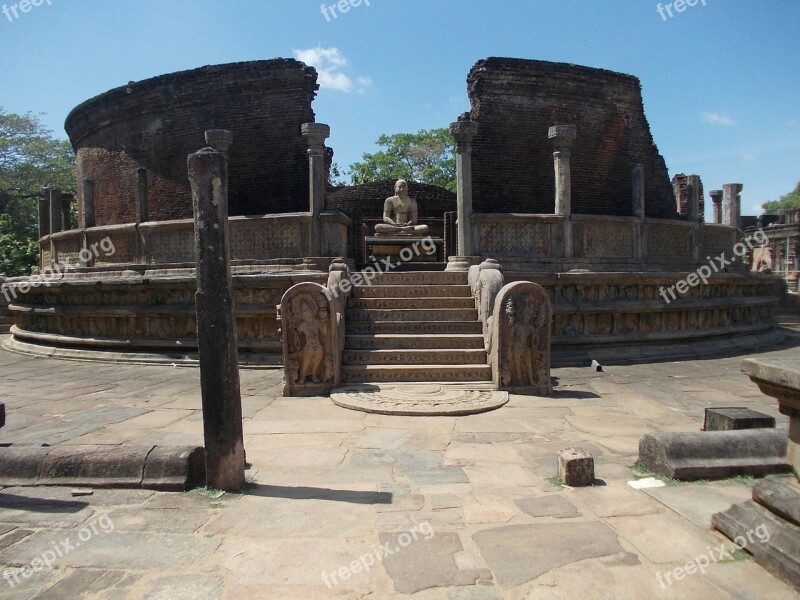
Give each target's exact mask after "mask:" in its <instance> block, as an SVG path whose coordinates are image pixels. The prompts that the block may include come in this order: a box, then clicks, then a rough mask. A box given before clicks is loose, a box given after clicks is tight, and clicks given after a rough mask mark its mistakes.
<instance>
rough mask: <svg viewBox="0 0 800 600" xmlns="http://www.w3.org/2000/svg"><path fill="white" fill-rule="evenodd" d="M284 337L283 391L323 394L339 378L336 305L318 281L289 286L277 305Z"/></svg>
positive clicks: (303, 394)
mask: <svg viewBox="0 0 800 600" xmlns="http://www.w3.org/2000/svg"><path fill="white" fill-rule="evenodd" d="M278 311H279V312H278V318H279V319H280V324H281V334H282V335H281V337H282V339H283V395H284V396H324V395H327V394H329V393H330V391H331V389H333V388H334V387H336V385H337V384H338V382H339V371H340V369H339V364H340V361H338V360H337V355H338V356H341V349H340V344H339V339H338V338H339V327H338V324H337V322H336V307H335V306H334V305H333V302H332V301H331V300H329V299H328V296H327V295H326V294H325V288H324V287H323V286H321V285H319V284H318V283H309V282H306V283H298V284H297V285H295V286H292V287H291V288H289V289H288V290H287V291H286V293H285V294H284V295H283V298H282V299H281V304H280V306H279V307H278Z"/></svg>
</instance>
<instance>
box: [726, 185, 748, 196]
mask: <svg viewBox="0 0 800 600" xmlns="http://www.w3.org/2000/svg"><path fill="white" fill-rule="evenodd" d="M722 189H723V190H724V191H726V192H727V191H730V193H731V194H740V193H741V192H742V190H743V189H744V184H742V183H726V184H725V185H723V186H722Z"/></svg>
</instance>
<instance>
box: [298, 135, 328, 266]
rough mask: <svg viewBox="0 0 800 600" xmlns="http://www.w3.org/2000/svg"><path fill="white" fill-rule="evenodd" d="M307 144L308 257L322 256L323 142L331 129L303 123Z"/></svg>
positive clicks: (323, 204)
mask: <svg viewBox="0 0 800 600" xmlns="http://www.w3.org/2000/svg"><path fill="white" fill-rule="evenodd" d="M301 131H302V133H303V136H304V137H305V138H306V143H308V201H309V207H308V211H309V212H310V213H311V227H310V229H309V232H308V256H320V255H321V254H322V221H321V220H320V213H321V212H322V211H323V210H324V209H325V140H326V139H327V138H328V137H330V135H331V128H330V127H329V126H328V125H324V124H322V123H303V126H302V129H301Z"/></svg>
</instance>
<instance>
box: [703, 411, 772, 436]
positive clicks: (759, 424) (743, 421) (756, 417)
mask: <svg viewBox="0 0 800 600" xmlns="http://www.w3.org/2000/svg"><path fill="white" fill-rule="evenodd" d="M774 427H775V417H770V416H769V415H765V414H764V413H760V412H757V411H755V410H752V409H750V408H735V407H731V408H707V409H706V418H705V423H704V425H703V430H704V431H730V430H732V429H760V428H767V429H774Z"/></svg>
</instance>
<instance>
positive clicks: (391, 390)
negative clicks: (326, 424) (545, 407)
mask: <svg viewBox="0 0 800 600" xmlns="http://www.w3.org/2000/svg"><path fill="white" fill-rule="evenodd" d="M331 400H332V401H333V403H334V404H336V405H338V406H341V407H344V408H349V409H352V410H360V411H363V412H368V413H377V414H383V415H403V416H426V417H430V416H441V415H451V416H452V415H472V414H476V413H482V412H486V411H490V410H494V409H495V408H500V407H501V406H503V405H504V404H505V403H506V402H508V393H507V392H498V391H496V390H494V389H492V387H491V386H490V385H482V384H438V383H433V384H431V383H422V384H408V383H403V384H391V383H389V384H386V383H384V384H362V385H350V386H343V387H340V388H338V389H335V390H333V392H331Z"/></svg>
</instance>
